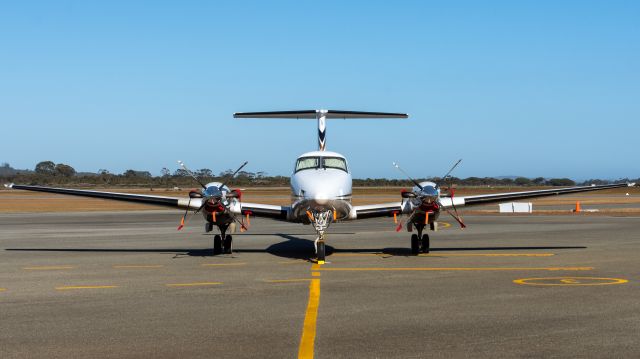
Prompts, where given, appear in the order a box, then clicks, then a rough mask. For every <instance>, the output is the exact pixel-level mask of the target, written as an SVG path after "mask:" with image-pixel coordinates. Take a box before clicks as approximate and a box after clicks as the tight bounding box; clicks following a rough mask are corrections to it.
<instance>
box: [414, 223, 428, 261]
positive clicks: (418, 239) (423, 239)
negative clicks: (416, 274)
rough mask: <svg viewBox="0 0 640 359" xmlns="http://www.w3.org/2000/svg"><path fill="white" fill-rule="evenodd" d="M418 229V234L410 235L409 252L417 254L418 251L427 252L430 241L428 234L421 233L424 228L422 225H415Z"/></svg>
mask: <svg viewBox="0 0 640 359" xmlns="http://www.w3.org/2000/svg"><path fill="white" fill-rule="evenodd" d="M415 227H416V229H417V230H418V234H415V233H414V234H412V235H411V254H414V255H418V254H419V253H420V252H422V253H429V249H430V243H429V235H428V234H426V233H425V234H422V231H423V230H424V227H425V226H424V225H415Z"/></svg>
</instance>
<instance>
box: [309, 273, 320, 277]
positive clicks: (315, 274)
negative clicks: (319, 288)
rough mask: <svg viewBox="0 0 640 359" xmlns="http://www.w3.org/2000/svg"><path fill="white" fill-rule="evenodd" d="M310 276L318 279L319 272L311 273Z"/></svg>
mask: <svg viewBox="0 0 640 359" xmlns="http://www.w3.org/2000/svg"><path fill="white" fill-rule="evenodd" d="M311 276H312V277H319V276H320V272H311Z"/></svg>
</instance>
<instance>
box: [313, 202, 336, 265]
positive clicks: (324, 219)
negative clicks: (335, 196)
mask: <svg viewBox="0 0 640 359" xmlns="http://www.w3.org/2000/svg"><path fill="white" fill-rule="evenodd" d="M307 216H309V220H310V221H311V224H313V228H314V229H315V230H316V232H317V233H318V237H317V238H316V240H315V241H314V242H313V244H314V246H315V248H316V259H317V261H318V264H324V262H325V256H326V254H325V244H324V240H325V231H326V230H327V228H329V225H330V224H331V219H332V218H333V211H331V210H328V211H322V212H317V211H307Z"/></svg>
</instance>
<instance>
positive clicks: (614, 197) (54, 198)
mask: <svg viewBox="0 0 640 359" xmlns="http://www.w3.org/2000/svg"><path fill="white" fill-rule="evenodd" d="M532 189H537V188H526V189H524V190H532ZM97 190H100V191H112V192H125V193H136V194H150V195H158V196H168V197H186V196H187V194H188V192H189V190H188V189H185V190H181V191H174V190H167V189H156V190H150V189H139V188H135V189H132V188H117V189H114V188H108V189H97ZM400 190H401V188H399V187H359V188H354V190H353V204H354V205H362V204H372V203H385V202H396V201H398V200H399V199H400ZM522 190H523V189H522V188H518V187H516V188H504V187H503V188H475V187H474V188H459V189H457V191H456V195H459V196H467V195H474V194H487V193H498V192H512V191H522ZM626 193H629V194H630V195H629V196H625V194H626ZM243 200H244V201H246V202H258V203H266V204H275V205H288V204H290V203H291V199H290V190H289V188H287V187H274V188H246V189H244V190H243ZM576 201H580V203H581V204H583V205H587V206H594V205H601V204H619V205H625V206H628V207H638V204H640V188H638V187H635V188H617V189H612V190H605V191H598V192H588V193H582V194H575V195H567V196H559V197H555V196H554V197H546V198H541V199H535V200H533V201H532V202H533V203H534V206H535V205H573V204H575V202H576ZM159 208H161V207H155V206H149V205H143V204H134V203H129V202H121V201H112V200H102V199H94V198H86V197H76V196H64V195H57V194H51V193H42V192H30V191H20V190H5V189H2V190H0V213H11V212H14V213H15V212H85V211H132V210H154V209H159ZM556 212H558V213H557V214H561V213H566V212H564V211H536V213H540V214H556ZM466 213H469V214H474V213H475V214H483V213H496V212H493V211H477V210H467V211H466ZM617 213H623V214H624V213H626V214H634V215H635V214H637V213H640V210H639V209H637V208H619V209H601V211H600V212H599V214H617Z"/></svg>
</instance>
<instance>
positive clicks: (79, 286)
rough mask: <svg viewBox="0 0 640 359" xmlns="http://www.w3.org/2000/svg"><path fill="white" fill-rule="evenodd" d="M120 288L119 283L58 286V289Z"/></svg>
mask: <svg viewBox="0 0 640 359" xmlns="http://www.w3.org/2000/svg"><path fill="white" fill-rule="evenodd" d="M110 288H118V286H117V285H68V286H62V287H56V290H74V289H110Z"/></svg>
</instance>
